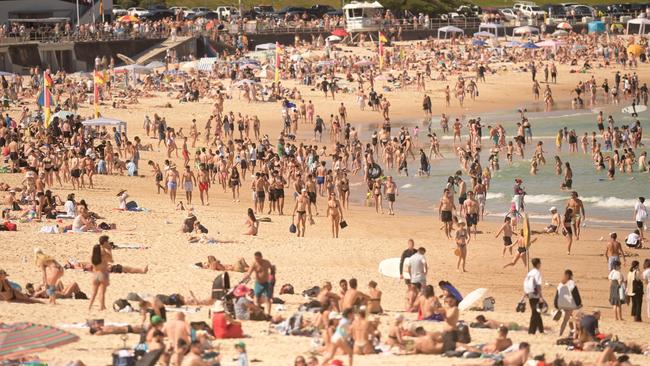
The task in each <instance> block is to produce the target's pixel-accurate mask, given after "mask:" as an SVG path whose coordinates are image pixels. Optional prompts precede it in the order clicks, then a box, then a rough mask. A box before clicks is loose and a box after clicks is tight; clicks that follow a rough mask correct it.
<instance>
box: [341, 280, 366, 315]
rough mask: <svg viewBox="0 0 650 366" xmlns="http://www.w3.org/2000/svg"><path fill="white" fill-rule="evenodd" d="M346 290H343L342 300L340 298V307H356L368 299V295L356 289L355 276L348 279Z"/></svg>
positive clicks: (364, 303)
mask: <svg viewBox="0 0 650 366" xmlns="http://www.w3.org/2000/svg"><path fill="white" fill-rule="evenodd" d="M348 286H349V288H348V290H347V291H346V292H345V296H343V300H341V308H342V309H347V308H353V309H354V308H358V307H360V306H361V305H366V304H367V303H368V299H369V298H370V297H369V296H368V295H366V294H364V293H363V292H361V291H359V290H357V279H356V278H351V279H350V281H348Z"/></svg>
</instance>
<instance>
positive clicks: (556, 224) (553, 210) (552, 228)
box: [544, 207, 560, 234]
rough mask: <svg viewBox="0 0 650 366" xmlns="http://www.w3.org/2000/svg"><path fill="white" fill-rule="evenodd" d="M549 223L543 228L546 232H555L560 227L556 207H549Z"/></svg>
mask: <svg viewBox="0 0 650 366" xmlns="http://www.w3.org/2000/svg"><path fill="white" fill-rule="evenodd" d="M549 211H550V212H551V224H550V225H549V226H547V227H546V229H544V231H545V232H546V233H547V234H557V230H558V228H559V227H560V214H559V213H558V212H557V208H555V207H551V208H550V210H549Z"/></svg>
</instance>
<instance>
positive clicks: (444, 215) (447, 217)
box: [440, 211, 452, 222]
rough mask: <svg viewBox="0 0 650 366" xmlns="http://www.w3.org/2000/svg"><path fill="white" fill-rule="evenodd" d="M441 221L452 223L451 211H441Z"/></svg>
mask: <svg viewBox="0 0 650 366" xmlns="http://www.w3.org/2000/svg"><path fill="white" fill-rule="evenodd" d="M440 221H442V222H451V221H452V217H451V211H441V212H440Z"/></svg>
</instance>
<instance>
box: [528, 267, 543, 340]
mask: <svg viewBox="0 0 650 366" xmlns="http://www.w3.org/2000/svg"><path fill="white" fill-rule="evenodd" d="M531 264H532V265H533V269H531V270H530V272H528V274H527V275H526V279H525V280H524V293H525V294H526V296H527V297H528V303H529V304H530V324H529V326H528V334H535V333H536V332H540V333H544V323H543V322H542V316H541V315H540V313H539V311H538V309H537V305H539V304H544V303H545V301H544V296H543V295H542V284H543V283H544V282H543V281H542V273H541V272H540V269H541V267H542V261H541V260H540V259H539V258H533V259H532V260H531Z"/></svg>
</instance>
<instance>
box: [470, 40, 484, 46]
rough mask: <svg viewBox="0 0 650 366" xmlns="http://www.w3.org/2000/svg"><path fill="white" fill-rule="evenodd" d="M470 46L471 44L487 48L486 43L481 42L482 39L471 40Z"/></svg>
mask: <svg viewBox="0 0 650 366" xmlns="http://www.w3.org/2000/svg"><path fill="white" fill-rule="evenodd" d="M472 44H473V45H474V46H479V47H485V46H487V42H485V41H484V40H482V39H473V40H472Z"/></svg>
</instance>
